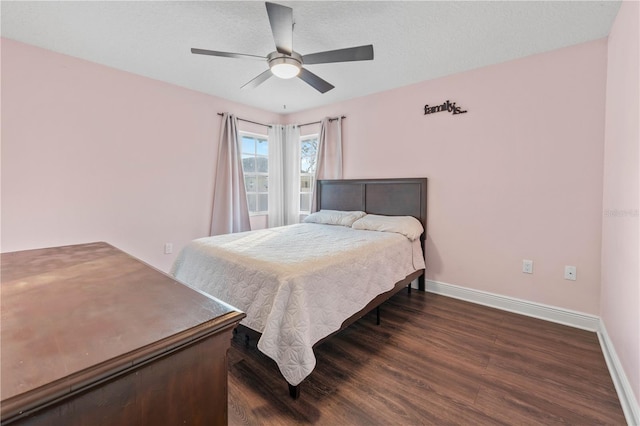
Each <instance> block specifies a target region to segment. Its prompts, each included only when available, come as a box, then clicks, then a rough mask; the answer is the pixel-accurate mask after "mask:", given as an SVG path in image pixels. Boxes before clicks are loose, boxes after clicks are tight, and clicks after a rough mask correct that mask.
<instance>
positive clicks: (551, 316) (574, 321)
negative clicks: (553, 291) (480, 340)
mask: <svg viewBox="0 0 640 426" xmlns="http://www.w3.org/2000/svg"><path fill="white" fill-rule="evenodd" d="M426 287H427V291H429V292H431V293H436V294H442V295H443V296H449V297H453V298H454V299H460V300H465V301H467V302H473V303H477V304H479V305H484V306H489V307H492V308H497V309H501V310H503V311H508V312H513V313H516V314H522V315H526V316H529V317H534V318H539V319H543V320H547V321H551V322H555V323H559V324H564V325H569V326H571V327H576V328H580V329H583V330H589V331H598V330H599V329H600V318H599V317H597V316H595V315H589V314H585V313H582V312H576V311H571V310H569V309H562V308H558V307H555V306H549V305H544V304H542V303H536V302H529V301H527V300H522V299H516V298H513V297H508V296H501V295H499V294H494V293H488V292H486V291H480V290H474V289H471V288H466V287H460V286H457V285H453V284H447V283H443V282H439V281H431V280H426Z"/></svg>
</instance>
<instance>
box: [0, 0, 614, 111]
mask: <svg viewBox="0 0 640 426" xmlns="http://www.w3.org/2000/svg"><path fill="white" fill-rule="evenodd" d="M276 2H278V1H276ZM278 3H280V4H283V5H286V6H290V7H292V8H293V17H294V21H295V29H294V39H293V43H294V46H293V47H294V50H295V51H297V52H298V53H300V54H303V55H305V54H309V53H315V52H319V51H325V50H334V49H340V48H345V47H352V46H359V45H363V44H373V46H374V54H375V59H374V60H373V61H364V62H347V63H334V64H321V65H309V66H308V67H307V68H308V69H309V70H310V71H312V72H314V73H316V74H317V75H319V76H320V77H322V78H323V79H325V80H327V81H328V82H330V83H332V84H333V85H335V86H336V88H335V89H333V90H331V91H329V92H327V93H325V94H320V93H318V92H316V91H315V90H314V89H313V88H311V86H308V85H307V84H306V83H304V82H303V81H302V80H299V79H293V80H279V79H277V78H271V79H269V80H267V81H266V82H265V83H263V84H262V85H261V86H259V87H258V88H255V89H245V90H241V89H240V86H242V85H243V84H244V83H246V82H248V81H249V80H251V79H252V78H253V77H255V76H256V75H258V74H259V73H261V72H262V71H264V70H266V69H267V64H266V62H264V63H263V62H261V61H254V60H243V59H231V58H220V57H213V56H201V55H193V54H191V53H190V48H191V47H197V48H202V49H209V50H220V51H228V52H237V53H246V54H251V55H260V56H266V55H267V54H268V53H269V52H272V51H274V50H275V46H274V42H273V38H272V35H271V29H270V26H269V21H268V18H267V13H266V8H265V5H264V2H259V1H226V2H222V1H195V2H190V1H49V2H46V1H44V2H31V1H6V0H3V1H2V3H1V14H2V36H3V37H6V38H9V39H13V40H18V41H22V42H25V43H28V44H32V45H36V46H39V47H43V48H45V49H49V50H53V51H56V52H60V53H64V54H68V55H71V56H75V57H79V58H83V59H87V60H89V61H93V62H97V63H100V64H104V65H107V66H110V67H114V68H118V69H121V70H125V71H129V72H132V73H135V74H139V75H143V76H147V77H151V78H154V79H157V80H162V81H166V82H169V83H173V84H176V85H179V86H183V87H187V88H189V89H193V90H197V91H200V92H204V93H209V94H213V95H216V96H220V97H223V98H226V99H230V100H233V101H237V102H241V103H243V104H247V105H252V106H255V107H258V108H261V109H264V110H269V111H274V112H279V113H287V112H295V111H300V110H304V109H308V108H313V107H317V106H321V105H326V104H330V103H334V102H338V101H342V100H345V99H350V98H353V97H358V96H363V95H367V94H371V93H375V92H380V91H383V90H387V89H392V88H394V87H400V86H406V85H408V84H412V83H416V82H419V81H423V80H429V79H434V78H438V77H442V76H445V75H450V74H454V73H458V72H462V71H467V70H470V69H474V68H478V67H482V66H486V65H491V64H495V63H500V62H504V61H508V60H511V59H515V58H520V57H524V56H528V55H532V54H536V53H541V52H545V51H549V50H553V49H557V48H561V47H565V46H570V45H573V44H577V43H582V42H585V41H590V40H595V39H598V38H602V37H606V36H607V35H608V33H609V31H610V29H611V25H612V23H613V20H614V18H615V15H616V13H617V12H618V9H619V7H620V1H617V0H616V1H374V2H369V1H309V2H302V1H282V2H278ZM284 105H286V109H284V107H283V106H284Z"/></svg>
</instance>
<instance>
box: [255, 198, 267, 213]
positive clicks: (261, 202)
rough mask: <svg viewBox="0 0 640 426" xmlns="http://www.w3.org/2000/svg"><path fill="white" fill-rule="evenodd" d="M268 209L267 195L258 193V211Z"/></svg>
mask: <svg viewBox="0 0 640 426" xmlns="http://www.w3.org/2000/svg"><path fill="white" fill-rule="evenodd" d="M268 210H269V195H268V194H258V210H256V211H259V212H266V211H268Z"/></svg>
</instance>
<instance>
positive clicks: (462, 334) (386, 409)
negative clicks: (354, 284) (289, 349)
mask: <svg viewBox="0 0 640 426" xmlns="http://www.w3.org/2000/svg"><path fill="white" fill-rule="evenodd" d="M381 313H382V324H381V325H379V326H376V325H375V313H370V314H368V315H367V316H365V317H364V318H362V319H361V320H360V321H358V322H356V323H355V324H353V325H352V326H351V327H349V328H347V329H346V330H344V331H343V332H341V333H340V334H338V335H336V336H334V337H333V338H331V339H329V340H328V341H326V342H325V343H323V344H322V345H320V346H319V347H317V348H316V350H315V353H316V358H317V365H316V368H315V370H314V371H313V373H311V375H310V376H309V377H308V378H307V379H306V380H305V381H304V382H303V384H302V392H301V396H300V399H298V400H295V401H294V400H292V399H291V398H290V397H289V394H288V389H287V384H286V382H285V381H284V379H283V378H282V377H281V375H280V373H279V371H278V368H277V366H276V364H275V363H274V362H273V361H271V360H270V359H269V358H268V357H266V356H265V355H263V354H262V353H261V352H259V351H258V350H257V348H256V346H255V341H253V342H251V343H250V344H249V345H248V346H247V345H245V344H244V340H243V336H242V335H240V334H239V335H238V336H236V337H235V338H234V339H233V342H232V347H231V349H230V350H229V424H230V425H293V424H296V425H297V424H316V425H420V424H437V425H443V424H461V425H481V424H490V425H495V424H509V425H535V424H540V425H548V424H573V425H595V424H598V425H601V424H611V425H624V424H626V423H625V419H624V415H623V412H622V408H621V406H620V403H619V401H618V398H617V395H616V392H615V389H614V385H613V382H612V380H611V377H610V376H609V373H608V370H607V367H606V364H605V360H604V357H603V355H602V351H601V349H600V345H599V343H598V338H597V336H596V334H595V333H593V332H588V331H583V330H578V329H575V328H571V327H567V326H563V325H559V324H554V323H550V322H547V321H542V320H537V319H534V318H529V317H525V316H521V315H517V314H512V313H509V312H504V311H500V310H496V309H492V308H487V307H484V306H480V305H475V304H472V303H467V302H463V301H459V300H455V299H451V298H448V297H444V296H438V295H435V294H432V293H423V292H418V291H413V292H412V294H411V295H407V294H406V292H400V293H399V294H398V295H396V296H394V297H393V298H392V299H391V300H389V301H388V302H387V303H386V304H384V305H383V306H382V308H381Z"/></svg>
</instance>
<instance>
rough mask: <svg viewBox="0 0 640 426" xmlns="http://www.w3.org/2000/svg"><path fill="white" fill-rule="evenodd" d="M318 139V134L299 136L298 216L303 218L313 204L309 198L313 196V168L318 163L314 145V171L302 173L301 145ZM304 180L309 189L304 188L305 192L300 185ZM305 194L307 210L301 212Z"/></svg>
mask: <svg viewBox="0 0 640 426" xmlns="http://www.w3.org/2000/svg"><path fill="white" fill-rule="evenodd" d="M319 138H320V134H318V133H314V134H309V135H304V136H300V182H299V188H300V215H304V216H306V215H308V214H310V213H311V204H313V200H311V197H312V196H313V192H312V190H313V186H314V184H315V182H314V180H315V166H317V162H318V145H317V144H316V157H315V159H314V170H313V172H312V173H304V172H303V171H302V160H303V153H302V144H303V143H304V142H305V141H309V140H313V139H315V140H316V141H318V139H319ZM318 143H319V142H318ZM306 178H307V179H308V182H309V187H308V188H305V189H307V190H305V191H303V187H302V183H303V179H306ZM305 194H309V208H308V209H307V210H303V209H302V196H303V195H305Z"/></svg>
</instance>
